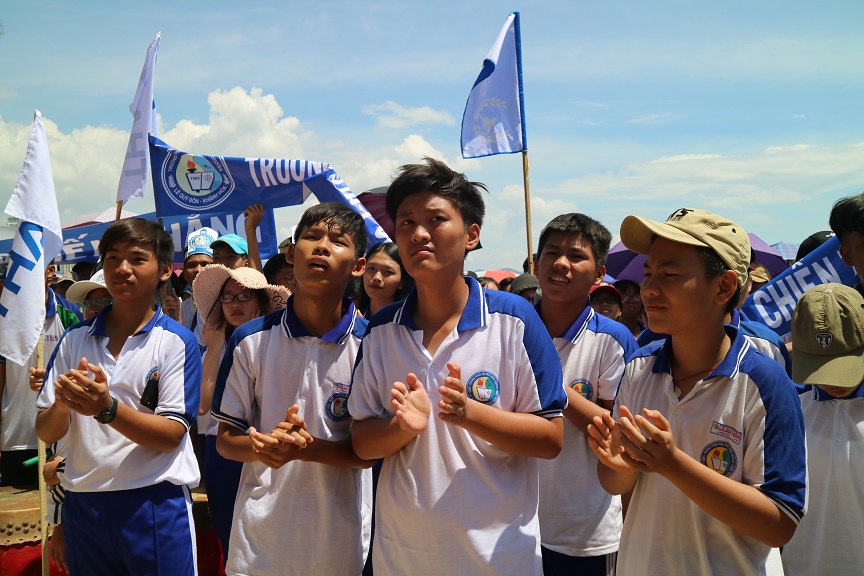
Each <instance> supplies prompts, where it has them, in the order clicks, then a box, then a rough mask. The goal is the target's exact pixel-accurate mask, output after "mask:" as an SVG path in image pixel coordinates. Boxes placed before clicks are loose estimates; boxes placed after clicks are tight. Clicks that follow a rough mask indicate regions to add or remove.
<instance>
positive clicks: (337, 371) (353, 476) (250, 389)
mask: <svg viewBox="0 0 864 576" xmlns="http://www.w3.org/2000/svg"><path fill="white" fill-rule="evenodd" d="M293 310H294V298H293V297H292V298H290V299H289V300H288V305H287V308H286V309H285V310H279V311H277V312H273V313H272V314H269V315H267V316H263V317H260V318H256V319H254V320H252V321H250V322H247V323H245V324H243V325H242V326H240V327H238V328H237V330H235V331H234V334H233V335H232V336H231V339H230V340H229V342H228V347H227V349H226V351H225V357H224V359H223V361H222V364H221V366H220V368H219V376H218V378H217V380H216V391H215V393H214V396H213V407H212V412H211V413H212V415H213V418H215V419H217V420H218V421H220V422H224V423H227V424H230V425H231V426H234V427H236V428H237V429H239V430H242V431H243V432H246V431H248V429H249V427H250V426H254V427H255V428H256V429H257V430H259V431H261V432H264V433H267V432H270V431H271V430H273V429H274V428H275V427H276V425H277V424H278V423H279V422H282V421H284V420H285V414H286V412H287V411H288V408H290V407H291V406H292V405H293V404H298V405H299V406H300V415H301V416H302V417H303V418H304V420H305V421H306V429H307V430H308V432H309V434H311V435H312V436H313V437H315V438H320V439H322V440H331V441H340V440H345V439H348V438H349V437H350V432H351V416H350V415H349V414H348V410H347V399H348V393H349V391H350V388H351V370H352V368H353V366H354V359H355V358H356V356H357V351H358V349H359V347H360V339H361V338H362V336H363V332H364V330H365V328H366V321H365V320H364V319H363V318H361V317H360V316H359V315H357V314H356V312H355V310H354V306H353V305H348V312H347V313H346V314H345V316H343V317H342V320H341V321H340V322H339V324H338V325H337V326H336V327H335V328H334V329H333V330H331V331H330V332H328V333H327V334H325V335H324V336H322V337H320V338H317V337H315V336H312V335H311V334H309V332H308V331H307V330H306V329H305V328H304V327H303V325H302V324H300V322H299V321H298V320H297V317H296V316H295V315H294V312H293ZM371 521H372V473H371V470H369V469H367V470H350V469H347V468H337V467H335V466H327V465H324V464H317V463H312V462H301V461H298V460H295V461H293V462H288V463H287V464H285V465H284V466H282V467H281V468H279V469H278V470H273V469H271V468H268V467H267V466H265V465H264V464H262V463H261V462H247V463H245V464H243V472H242V474H241V476H240V487H239V490H238V492H237V500H236V505H235V506H234V522H233V526H232V528H231V550H230V552H229V554H228V562H227V566H226V572H227V573H228V574H255V576H268V575H273V576H277V575H278V576H282V575H283V574H286V573H287V572H290V573H292V574H327V575H328V576H330V575H332V576H341V575H345V576H349V575H350V576H356V575H358V574H360V572H361V571H362V570H363V563H364V562H365V560H366V556H367V554H368V551H369V540H370V535H371Z"/></svg>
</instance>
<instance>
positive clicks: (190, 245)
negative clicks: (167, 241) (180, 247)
mask: <svg viewBox="0 0 864 576" xmlns="http://www.w3.org/2000/svg"><path fill="white" fill-rule="evenodd" d="M217 237H218V234H216V231H215V230H213V229H212V228H207V227H206V226H205V227H204V228H199V229H198V230H196V231H195V232H192V233H191V234H189V236H187V237H186V258H188V257H189V256H192V255H193V254H204V255H206V256H210V257H211V258H212V257H213V248H211V247H210V245H211V244H213V242H215V241H216V238H217Z"/></svg>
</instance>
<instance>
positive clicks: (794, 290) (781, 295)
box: [741, 236, 857, 341]
mask: <svg viewBox="0 0 864 576" xmlns="http://www.w3.org/2000/svg"><path fill="white" fill-rule="evenodd" d="M839 249H840V240H838V239H837V237H836V236H835V237H833V238H831V239H830V240H828V241H827V242H825V243H824V244H822V245H821V246H820V247H819V248H817V249H816V250H814V251H813V252H811V253H810V254H808V255H807V256H806V257H805V258H804V259H802V260H801V261H800V262H796V263H795V264H794V265H793V266H792V267H791V268H789V269H788V270H785V271H783V273H782V274H780V275H779V276H777V277H776V278H774V279H773V280H771V282H769V283H768V284H766V285H765V286H763V287H762V288H760V289H759V290H757V291H756V292H754V293H753V294H751V295H750V296H749V297H748V298H747V301H746V302H745V303H744V305H743V306H742V307H741V312H743V313H744V315H745V316H746V317H747V318H748V319H749V320H753V321H756V322H761V323H762V324H765V325H766V326H768V327H769V328H771V329H772V330H774V332H776V333H777V334H779V335H780V336H781V337H783V338H784V339H785V340H787V341H788V340H789V338H790V336H791V334H792V312H794V311H795V305H796V304H797V303H798V300H799V299H800V298H801V296H802V295H803V294H804V292H807V291H808V290H810V289H811V288H815V287H816V286H818V285H819V284H827V283H828V282H837V283H840V284H845V285H847V286H853V285H854V284H855V281H856V279H857V275H856V274H855V269H854V268H852V267H851V266H846V265H845V264H844V263H843V258H841V257H840V253H839V252H838V250H839Z"/></svg>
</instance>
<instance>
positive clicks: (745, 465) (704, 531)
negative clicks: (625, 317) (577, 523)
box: [613, 326, 807, 576]
mask: <svg viewBox="0 0 864 576" xmlns="http://www.w3.org/2000/svg"><path fill="white" fill-rule="evenodd" d="M726 331H727V333H728V334H729V335H730V337H731V338H732V343H731V347H730V349H729V352H728V353H727V354H726V357H725V358H724V359H723V361H722V362H721V363H720V365H719V366H717V368H716V369H714V371H713V372H711V374H710V375H708V377H706V378H705V379H703V380H700V381H699V382H697V383H696V385H695V387H694V388H693V390H692V391H691V392H690V393H689V394H687V396H685V397H684V398H683V399H681V400H680V401H679V400H677V399H676V398H675V397H674V395H673V394H672V391H673V383H672V374H671V369H670V364H669V363H670V360H671V351H672V344H671V339H670V338H668V337H667V338H666V339H665V340H660V341H657V342H654V343H652V344H650V345H649V346H646V347H645V348H642V349H640V350H638V351H637V352H636V353H635V354H634V356H633V357H632V358H631V359H630V361H629V362H628V363H627V367H626V369H625V373H624V378H623V379H622V381H621V386H620V388H619V389H618V397H617V398H616V400H615V407H614V410H613V413H614V417H615V419H616V420H617V419H618V418H619V417H620V412H619V409H620V407H621V406H622V405H624V406H627V408H629V409H630V411H631V412H632V413H633V414H639V413H640V412H641V411H642V409H643V408H648V409H655V410H659V411H660V412H661V413H662V414H663V415H664V416H665V417H666V419H667V420H668V421H669V424H670V426H671V431H672V434H673V436H674V438H675V444H676V445H677V446H678V448H679V449H681V450H682V451H683V452H684V453H686V454H687V455H689V456H690V457H691V458H693V459H695V460H696V461H698V462H701V463H702V464H704V465H705V466H708V467H709V468H711V469H712V470H714V471H715V472H717V473H718V474H723V475H724V476H726V477H728V478H731V479H733V480H735V481H737V482H741V483H743V484H748V485H750V486H754V487H756V488H758V489H759V490H760V491H761V492H762V493H763V494H765V496H767V497H768V498H770V499H771V501H772V502H774V504H776V505H777V507H778V508H779V509H780V510H781V511H783V513H784V514H786V515H788V516H789V518H791V519H792V520H793V521H794V522H795V523H796V524H797V523H798V522H799V521H800V520H801V517H802V516H803V515H804V508H805V501H806V491H807V490H806V480H807V462H806V454H805V446H804V422H803V418H802V416H801V405H800V403H799V401H798V395H797V394H796V392H795V388H794V387H793V386H792V384H791V382H790V381H789V377H788V376H787V375H786V373H785V372H784V371H783V369H782V368H780V366H779V365H778V364H777V363H776V362H774V361H773V360H771V359H770V358H768V357H767V356H765V355H764V354H762V353H760V352H758V351H756V350H755V349H754V348H753V345H752V343H751V342H750V340H749V339H748V338H746V337H745V336H744V334H742V333H740V332H738V331H737V330H735V329H734V328H732V327H731V326H726ZM769 551H770V547H769V546H767V545H766V544H763V543H761V542H759V541H758V540H756V539H755V538H751V537H749V536H745V535H744V534H741V533H740V532H737V531H735V530H733V529H732V528H730V527H729V526H728V525H726V524H724V523H723V522H721V521H719V520H717V519H716V518H714V517H713V516H711V515H710V514H708V513H707V512H705V511H703V510H702V509H701V508H700V507H699V506H697V505H696V504H695V503H694V502H693V501H692V500H690V499H689V498H687V496H685V495H684V494H683V493H682V492H681V491H680V490H679V489H678V488H676V487H675V485H673V484H672V483H671V482H669V481H668V480H666V479H665V478H663V477H662V476H660V475H659V474H655V473H642V474H639V478H638V480H637V482H636V487H635V489H634V491H633V498H632V500H631V501H630V508H629V510H628V512H627V517H626V518H625V520H624V531H623V533H622V535H621V545H620V547H619V549H618V567H617V571H618V576H628V575H631V574H637V575H640V576H642V575H644V574H764V573H765V562H766V559H767V558H768V553H769Z"/></svg>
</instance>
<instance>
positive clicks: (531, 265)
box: [522, 150, 534, 274]
mask: <svg viewBox="0 0 864 576" xmlns="http://www.w3.org/2000/svg"><path fill="white" fill-rule="evenodd" d="M522 182H523V184H524V186H525V227H526V230H527V234H528V235H527V238H526V240H527V242H528V273H529V274H534V249H533V248H532V247H531V192H530V190H529V188H528V150H522Z"/></svg>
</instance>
